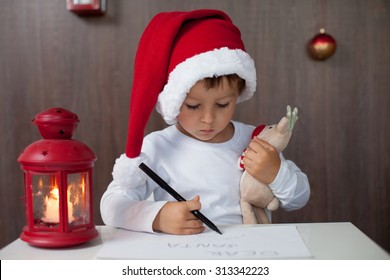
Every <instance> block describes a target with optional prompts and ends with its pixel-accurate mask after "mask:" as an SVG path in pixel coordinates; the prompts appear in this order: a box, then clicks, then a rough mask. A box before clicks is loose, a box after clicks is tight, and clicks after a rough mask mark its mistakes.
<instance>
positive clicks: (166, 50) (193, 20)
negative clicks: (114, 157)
mask: <svg viewBox="0 0 390 280" xmlns="http://www.w3.org/2000/svg"><path fill="white" fill-rule="evenodd" d="M228 74H237V75H238V76H240V77H241V78H243V79H244V80H245V82H246V87H245V89H244V91H243V92H242V93H241V95H240V97H239V98H238V101H237V102H241V101H244V100H247V99H249V98H250V97H251V96H252V95H253V93H254V91H255V89H256V70H255V66H254V62H253V60H252V58H251V57H250V56H249V55H248V54H247V53H246V51H245V47H244V44H243V42H242V40H241V33H240V30H239V29H238V28H237V27H236V26H235V25H234V24H233V23H232V21H231V19H230V18H229V16H228V15H226V14H225V13H223V12H221V11H218V10H195V11H190V12H164V13H160V14H157V15H156V16H155V17H154V18H153V19H152V20H151V22H150V23H149V25H148V26H147V27H146V29H145V31H144V33H143V34H142V36H141V40H140V42H139V45H138V50H137V54H136V57H135V63H134V77H133V87H132V92H131V100H130V115H129V126H128V136H127V146H126V155H127V157H129V158H135V157H138V156H139V155H140V152H141V147H142V141H143V137H144V131H145V127H146V124H147V122H148V119H149V117H150V114H151V112H152V110H153V108H154V106H155V105H156V109H157V111H158V112H159V113H160V114H161V115H162V117H163V118H164V120H165V121H166V122H167V123H168V124H174V123H176V117H177V115H178V114H179V111H180V107H181V105H182V103H183V101H184V99H185V98H186V96H187V93H188V92H189V90H190V88H191V87H192V86H193V85H194V84H195V83H196V82H197V81H199V80H202V79H204V78H207V77H213V76H221V75H228Z"/></svg>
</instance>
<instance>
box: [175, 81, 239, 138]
mask: <svg viewBox="0 0 390 280" xmlns="http://www.w3.org/2000/svg"><path fill="white" fill-rule="evenodd" d="M238 96H239V91H238V88H237V85H236V84H234V85H230V84H229V82H228V80H227V79H226V78H223V80H222V83H221V84H220V85H219V86H217V87H214V88H210V89H206V88H205V87H204V82H203V81H202V80H201V81H198V82H197V83H196V84H195V85H194V86H193V87H192V88H191V89H190V91H189V93H188V95H187V97H186V99H185V100H184V102H183V105H182V106H181V108H180V113H179V115H178V117H177V120H178V123H177V127H178V129H179V130H180V131H181V132H182V133H184V134H186V135H188V136H190V137H192V138H195V139H198V140H200V141H204V142H209V143H222V142H225V141H228V140H229V139H230V138H231V137H232V136H233V133H234V128H233V126H232V125H230V121H231V119H232V116H233V113H234V110H235V108H236V101H237V98H238Z"/></svg>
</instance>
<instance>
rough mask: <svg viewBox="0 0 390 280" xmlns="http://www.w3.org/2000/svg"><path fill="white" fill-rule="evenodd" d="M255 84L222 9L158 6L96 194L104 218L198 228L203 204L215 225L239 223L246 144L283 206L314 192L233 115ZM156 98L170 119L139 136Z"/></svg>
mask: <svg viewBox="0 0 390 280" xmlns="http://www.w3.org/2000/svg"><path fill="white" fill-rule="evenodd" d="M255 88H256V70H255V67H254V63H253V60H252V59H251V57H250V56H249V55H248V54H247V53H246V52H245V48H244V45H243V43H242V40H241V34H240V31H239V30H238V28H237V27H236V26H235V25H234V24H233V23H232V21H231V20H230V18H229V17H228V16H227V15H226V14H225V13H223V12H221V11H216V10H196V11H191V12H170V13H160V14H158V15H156V16H155V17H154V18H153V19H152V21H151V22H150V23H149V25H148V26H147V28H146V29H145V32H144V33H143V35H142V37H141V40H140V43H139V47H138V51H137V55H136V61H135V68H134V80H133V89H132V95H131V104H130V119H129V129H128V139H127V146H126V154H123V155H121V157H120V158H119V159H117V161H116V163H115V165H114V170H113V181H112V182H111V184H110V185H109V186H108V188H107V191H106V192H105V193H104V195H103V197H102V200H101V214H102V218H103V221H104V222H105V223H106V224H107V225H111V226H115V227H120V228H125V229H130V230H136V231H146V232H165V233H170V234H196V233H200V232H202V231H203V230H204V229H205V227H204V225H203V224H202V222H201V221H199V220H198V219H197V218H196V217H195V216H194V215H193V214H192V213H191V211H192V210H199V209H201V210H202V213H203V214H204V215H205V216H206V217H208V218H209V219H210V220H211V221H212V222H213V223H215V224H217V225H218V224H240V223H242V215H241V209H240V203H239V201H240V191H239V183H240V178H241V175H242V171H241V170H239V168H238V167H237V159H238V158H239V157H240V155H241V153H242V151H243V150H244V149H246V148H247V147H248V146H249V149H248V150H247V151H246V153H245V158H244V165H245V168H246V170H247V171H248V172H249V173H250V174H251V175H252V176H254V177H255V178H257V179H258V180H261V181H262V182H264V183H267V184H269V185H270V188H271V189H272V191H273V193H274V194H275V196H276V197H277V198H278V199H279V201H280V202H281V206H282V207H283V208H285V209H287V210H294V209H299V208H301V207H303V206H304V205H305V204H306V202H307V201H308V198H309V194H310V189H309V183H308V180H307V177H306V175H305V174H304V173H302V172H301V171H300V169H299V168H298V167H297V166H296V165H295V164H294V163H293V162H292V161H289V160H285V159H284V157H283V155H281V154H278V152H277V151H276V150H275V148H274V147H273V146H271V145H270V144H268V143H267V142H264V141H261V140H259V139H257V138H254V139H251V134H252V132H253V129H254V127H253V126H250V125H245V124H242V123H239V122H236V121H232V116H233V113H234V110H235V107H236V104H237V103H239V102H242V101H245V100H247V99H249V98H250V97H251V96H252V95H253V93H254V91H255ZM156 103H157V110H158V112H159V113H160V114H161V115H162V116H163V118H164V120H165V121H166V122H167V123H168V124H171V126H169V127H168V128H166V129H164V130H161V131H157V132H153V133H151V134H149V135H147V136H146V137H145V138H144V137H143V135H144V134H143V133H144V129H145V126H146V123H147V120H148V118H149V116H150V113H151V111H152V109H153V107H154V105H155V104H156ZM141 162H145V163H146V164H147V165H148V166H150V167H151V169H153V170H154V171H155V172H156V173H158V174H159V175H160V176H161V177H162V178H163V179H164V180H165V181H166V182H167V183H168V184H169V185H171V186H172V187H173V188H174V189H175V190H176V191H177V192H178V193H180V194H181V195H182V196H183V197H184V198H186V199H188V201H186V202H177V201H175V200H174V198H173V197H171V196H170V195H169V194H168V193H167V192H166V191H165V190H163V189H162V188H160V187H159V186H158V185H156V184H155V183H154V182H153V181H152V180H151V179H149V178H148V177H147V176H146V175H145V174H144V173H143V172H142V171H141V170H140V169H139V168H138V166H139V164H140V163H141ZM151 194H153V197H154V201H152V200H148V198H149V196H150V195H151ZM190 199H191V200H190Z"/></svg>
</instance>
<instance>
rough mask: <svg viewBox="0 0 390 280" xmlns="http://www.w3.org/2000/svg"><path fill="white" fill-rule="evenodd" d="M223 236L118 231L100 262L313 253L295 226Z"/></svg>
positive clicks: (228, 230)
mask: <svg viewBox="0 0 390 280" xmlns="http://www.w3.org/2000/svg"><path fill="white" fill-rule="evenodd" d="M219 229H220V230H221V231H222V233H223V234H222V235H220V234H218V233H216V232H214V231H211V230H207V231H205V232H203V233H201V234H197V235H168V234H153V233H142V232H133V231H127V230H118V231H117V232H116V233H115V234H114V236H113V238H112V239H110V240H107V241H104V243H103V247H102V248H101V249H100V250H99V252H98V253H97V256H96V257H97V258H100V259H137V260H140V259H184V260H186V259H291V258H299V259H301V258H310V257H311V254H310V252H309V250H308V249H307V247H306V245H305V243H304V242H303V240H302V238H301V236H300V235H299V232H298V230H297V229H296V227H295V226H280V225H279V226H265V227H262V226H230V227H229V226H226V227H219Z"/></svg>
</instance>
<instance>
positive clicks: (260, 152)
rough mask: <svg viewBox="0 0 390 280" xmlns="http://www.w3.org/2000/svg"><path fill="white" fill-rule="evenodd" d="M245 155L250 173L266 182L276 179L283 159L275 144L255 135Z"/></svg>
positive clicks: (245, 162)
mask: <svg viewBox="0 0 390 280" xmlns="http://www.w3.org/2000/svg"><path fill="white" fill-rule="evenodd" d="M244 155H245V157H244V166H245V170H246V171H247V172H248V173H249V174H250V175H252V176H253V177H254V178H256V179H257V180H259V181H260V182H263V183H265V184H270V183H272V182H273V181H274V180H275V178H276V175H277V174H278V172H279V168H280V164H281V160H280V157H279V153H278V151H277V150H276V149H275V147H274V146H272V145H271V144H269V143H267V142H266V141H264V140H261V139H259V138H257V137H254V138H253V139H252V141H251V142H250V143H249V148H248V149H247V150H246V151H245V154H244Z"/></svg>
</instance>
